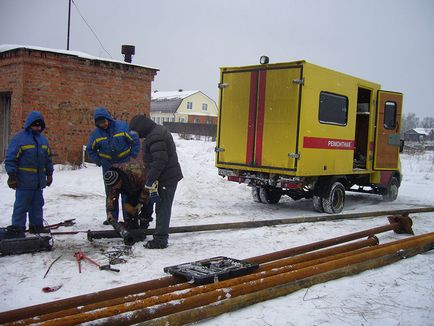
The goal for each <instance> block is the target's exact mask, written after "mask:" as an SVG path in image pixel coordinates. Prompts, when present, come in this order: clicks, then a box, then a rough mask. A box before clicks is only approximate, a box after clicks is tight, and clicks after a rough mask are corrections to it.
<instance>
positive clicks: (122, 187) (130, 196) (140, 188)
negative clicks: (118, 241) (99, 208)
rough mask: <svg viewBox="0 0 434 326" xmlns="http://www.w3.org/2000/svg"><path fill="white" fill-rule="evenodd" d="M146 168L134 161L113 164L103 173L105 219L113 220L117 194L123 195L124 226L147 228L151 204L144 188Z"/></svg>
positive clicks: (128, 227) (149, 220)
mask: <svg viewBox="0 0 434 326" xmlns="http://www.w3.org/2000/svg"><path fill="white" fill-rule="evenodd" d="M145 182H146V169H145V167H144V166H143V164H140V163H136V162H128V163H119V164H113V165H112V167H110V168H109V170H108V171H107V172H106V173H104V183H105V185H106V187H107V190H108V192H107V204H106V209H107V221H109V222H110V221H112V220H115V221H117V217H116V216H115V215H114V212H115V210H116V208H117V207H118V200H119V195H120V194H122V195H125V196H126V201H125V202H124V203H123V207H122V209H123V211H124V212H125V213H126V216H124V222H125V224H124V227H125V228H126V229H137V228H140V229H147V228H148V226H149V223H150V222H151V221H152V212H153V211H152V204H151V203H148V202H149V192H148V190H147V189H145Z"/></svg>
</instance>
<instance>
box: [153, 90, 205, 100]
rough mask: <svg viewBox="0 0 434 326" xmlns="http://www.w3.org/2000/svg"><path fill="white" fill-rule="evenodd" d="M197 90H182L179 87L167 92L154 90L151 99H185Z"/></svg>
mask: <svg viewBox="0 0 434 326" xmlns="http://www.w3.org/2000/svg"><path fill="white" fill-rule="evenodd" d="M198 92H199V91H184V90H182V89H180V90H179V91H169V92H159V91H154V92H153V93H152V100H157V101H159V100H173V99H181V100H183V99H185V98H186V97H189V96H191V95H193V94H196V93H198Z"/></svg>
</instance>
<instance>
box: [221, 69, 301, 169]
mask: <svg viewBox="0 0 434 326" xmlns="http://www.w3.org/2000/svg"><path fill="white" fill-rule="evenodd" d="M301 80H302V71H301V66H291V67H276V68H268V69H265V68H254V69H252V70H244V71H229V72H223V73H222V85H223V87H224V88H222V91H221V98H220V111H219V114H220V115H219V119H220V120H219V137H218V139H219V142H218V144H217V150H218V152H217V164H219V163H223V164H237V165H243V166H245V167H256V168H264V169H278V170H295V168H296V158H295V157H296V153H297V145H298V139H297V125H298V116H299V94H300V87H301V86H300V82H301Z"/></svg>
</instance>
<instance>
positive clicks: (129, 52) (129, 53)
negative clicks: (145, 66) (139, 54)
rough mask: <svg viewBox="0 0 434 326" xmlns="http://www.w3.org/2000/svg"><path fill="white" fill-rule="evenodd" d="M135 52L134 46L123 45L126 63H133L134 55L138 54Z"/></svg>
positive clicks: (122, 51)
mask: <svg viewBox="0 0 434 326" xmlns="http://www.w3.org/2000/svg"><path fill="white" fill-rule="evenodd" d="M135 51H136V47H135V46H134V45H122V50H121V53H122V54H123V55H124V58H125V62H128V63H131V61H132V57H133V55H134V54H136V52H135Z"/></svg>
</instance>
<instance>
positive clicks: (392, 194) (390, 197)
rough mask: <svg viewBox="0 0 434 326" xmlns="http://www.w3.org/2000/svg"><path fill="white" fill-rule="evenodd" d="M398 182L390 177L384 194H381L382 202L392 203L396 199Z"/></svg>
mask: <svg viewBox="0 0 434 326" xmlns="http://www.w3.org/2000/svg"><path fill="white" fill-rule="evenodd" d="M398 189H399V182H398V179H397V178H395V177H392V179H390V182H389V184H388V185H387V188H386V192H385V193H384V194H383V200H384V201H394V200H396V197H398Z"/></svg>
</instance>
